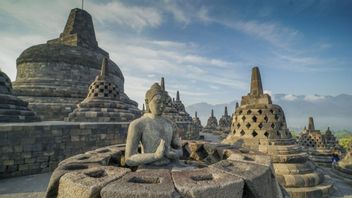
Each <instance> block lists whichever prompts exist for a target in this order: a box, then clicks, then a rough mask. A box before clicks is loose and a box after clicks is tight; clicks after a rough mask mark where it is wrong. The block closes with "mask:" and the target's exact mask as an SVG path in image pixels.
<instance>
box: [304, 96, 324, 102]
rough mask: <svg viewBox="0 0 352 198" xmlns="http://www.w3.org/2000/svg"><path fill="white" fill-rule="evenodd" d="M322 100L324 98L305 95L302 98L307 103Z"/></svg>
mask: <svg viewBox="0 0 352 198" xmlns="http://www.w3.org/2000/svg"><path fill="white" fill-rule="evenodd" d="M324 99H325V96H319V95H306V96H305V97H304V100H305V101H308V102H316V101H320V100H324Z"/></svg>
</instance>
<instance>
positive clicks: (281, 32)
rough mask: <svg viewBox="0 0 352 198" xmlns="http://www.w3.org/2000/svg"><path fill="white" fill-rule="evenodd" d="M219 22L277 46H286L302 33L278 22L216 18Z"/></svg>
mask: <svg viewBox="0 0 352 198" xmlns="http://www.w3.org/2000/svg"><path fill="white" fill-rule="evenodd" d="M214 21H215V22H217V23H220V24H223V25H225V26H228V27H231V28H233V29H236V30H237V31H240V32H243V33H246V34H248V35H251V36H254V37H257V38H259V39H262V40H264V41H267V42H269V43H271V44H272V45H274V46H277V47H284V48H286V47H287V46H288V44H289V42H290V41H292V40H293V39H295V38H296V37H297V36H298V35H299V34H300V33H299V32H298V31H297V30H294V29H292V28H289V27H285V26H283V25H281V24H279V23H277V22H259V21H256V20H247V21H246V20H240V19H237V20H236V19H234V20H232V21H228V20H217V19H216V20H214Z"/></svg>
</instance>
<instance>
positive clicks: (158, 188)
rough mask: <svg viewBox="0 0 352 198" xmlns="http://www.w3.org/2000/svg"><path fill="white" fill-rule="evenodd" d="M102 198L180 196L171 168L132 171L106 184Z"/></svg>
mask: <svg viewBox="0 0 352 198" xmlns="http://www.w3.org/2000/svg"><path fill="white" fill-rule="evenodd" d="M100 195H101V197H102V198H110V197H141V198H142V197H143V198H170V197H180V196H179V195H178V193H177V192H176V190H175V188H174V185H173V182H172V178H171V175H170V172H169V170H163V169H160V170H148V171H140V172H132V173H129V174H127V175H125V176H124V177H122V178H121V179H119V180H117V181H114V182H111V183H110V184H108V185H107V186H105V187H104V188H103V189H102V190H101V193H100Z"/></svg>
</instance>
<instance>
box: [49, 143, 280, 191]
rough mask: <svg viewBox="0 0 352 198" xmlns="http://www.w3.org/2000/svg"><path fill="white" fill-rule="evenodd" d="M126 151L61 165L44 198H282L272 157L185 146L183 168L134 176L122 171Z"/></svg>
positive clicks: (115, 148)
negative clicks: (184, 165) (185, 166)
mask: <svg viewBox="0 0 352 198" xmlns="http://www.w3.org/2000/svg"><path fill="white" fill-rule="evenodd" d="M124 147H125V146H124V145H112V146H108V147H103V148H100V149H97V150H93V151H89V152H86V153H84V154H79V155H76V156H73V157H71V158H68V159H66V160H64V161H62V162H60V164H59V167H58V168H57V169H56V170H55V171H54V172H53V175H52V177H51V180H50V182H49V185H48V190H47V197H66V198H70V197H82V198H84V197H91V198H93V197H102V198H107V197H148V198H154V197H155V198H157V197H158V198H159V197H263V198H265V197H283V195H282V189H280V187H279V185H278V183H277V182H276V179H275V176H274V174H273V172H272V169H271V160H270V157H269V156H267V155H264V154H262V153H259V152H254V151H249V150H247V149H241V148H236V147H234V146H229V145H221V144H215V143H208V142H202V141H184V142H183V146H182V148H183V153H184V155H183V157H182V158H181V161H182V162H183V163H184V164H187V165H188V166H187V168H178V167H176V168H175V167H164V168H162V167H161V168H160V167H159V168H157V169H144V168H140V169H137V171H135V170H136V167H126V166H125V165H124Z"/></svg>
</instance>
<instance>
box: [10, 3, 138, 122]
mask: <svg viewBox="0 0 352 198" xmlns="http://www.w3.org/2000/svg"><path fill="white" fill-rule="evenodd" d="M105 57H109V54H108V52H106V51H104V50H103V49H101V48H100V47H99V46H98V42H97V40H96V36H95V32H94V26H93V20H92V17H91V15H90V14H89V13H88V12H87V11H85V10H82V9H78V8H75V9H72V10H71V12H70V15H69V17H68V19H67V23H66V25H65V28H64V31H63V32H62V33H61V34H60V36H59V38H57V39H53V40H49V41H47V42H46V43H45V44H39V45H35V46H32V47H30V48H28V49H26V50H24V51H23V52H22V53H21V55H20V56H19V57H18V58H17V77H16V81H15V82H14V83H13V86H14V94H15V95H17V96H19V97H20V98H21V99H23V100H25V101H28V102H29V107H30V108H31V109H33V110H34V111H35V112H36V113H38V116H40V117H41V118H42V120H63V119H64V117H66V116H67V114H68V113H70V112H72V110H73V109H74V108H75V106H76V104H78V103H79V102H81V101H82V100H83V99H84V98H85V97H86V96H87V88H88V86H89V84H90V83H91V82H92V81H93V80H94V78H95V76H96V75H97V74H98V73H99V71H100V65H101V62H102V60H103V58H105ZM107 71H108V72H107V74H106V77H107V78H109V79H110V80H111V82H114V83H115V85H116V86H117V87H116V88H117V89H118V92H119V93H120V100H121V101H124V102H125V103H128V104H130V105H133V106H136V108H137V103H136V102H134V101H132V100H130V99H129V98H128V96H127V95H126V94H125V93H124V77H123V75H122V72H121V71H120V69H119V67H118V66H117V65H116V64H115V63H114V62H113V61H112V60H110V59H109V58H108V62H107Z"/></svg>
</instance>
